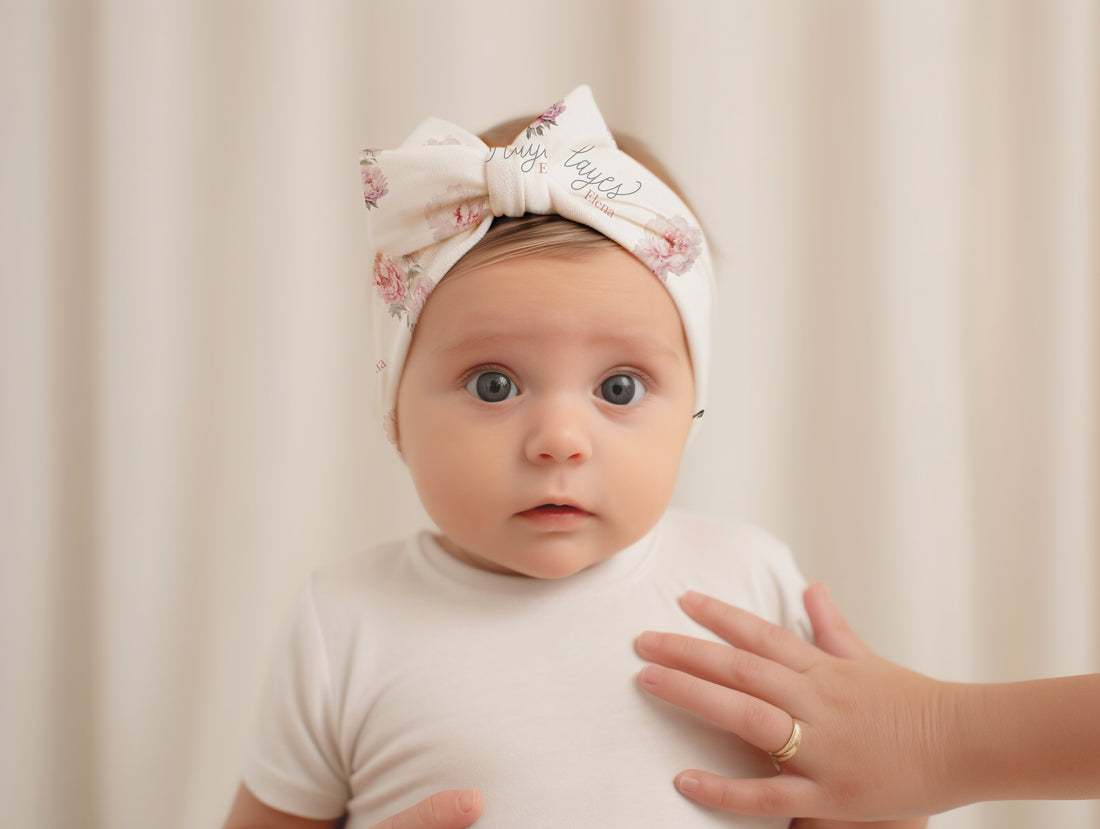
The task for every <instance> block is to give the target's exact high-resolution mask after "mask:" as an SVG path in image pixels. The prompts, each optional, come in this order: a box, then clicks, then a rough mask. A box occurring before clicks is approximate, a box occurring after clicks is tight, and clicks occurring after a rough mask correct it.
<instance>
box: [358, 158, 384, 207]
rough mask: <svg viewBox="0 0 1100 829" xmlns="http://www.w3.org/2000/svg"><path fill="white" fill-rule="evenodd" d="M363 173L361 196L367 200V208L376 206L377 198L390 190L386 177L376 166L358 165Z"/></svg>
mask: <svg viewBox="0 0 1100 829" xmlns="http://www.w3.org/2000/svg"><path fill="white" fill-rule="evenodd" d="M360 171H361V172H362V173H363V198H364V199H365V200H366V202H367V208H368V209H369V208H371V207H378V200H379V199H380V198H382V197H383V196H384V195H386V193H388V192H390V191H389V188H388V186H387V182H386V177H385V176H384V175H382V171H381V170H379V169H378V168H377V167H370V166H366V165H364V166H363V167H360Z"/></svg>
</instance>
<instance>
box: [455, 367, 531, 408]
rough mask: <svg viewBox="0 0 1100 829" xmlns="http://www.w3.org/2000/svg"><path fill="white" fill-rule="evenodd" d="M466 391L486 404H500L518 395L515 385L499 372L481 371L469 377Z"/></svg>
mask: <svg viewBox="0 0 1100 829" xmlns="http://www.w3.org/2000/svg"><path fill="white" fill-rule="evenodd" d="M466 391H468V392H469V393H470V394H472V395H473V396H474V397H476V398H478V399H479V400H484V401H485V402H486V403H500V402H501V401H502V400H507V399H509V398H510V397H515V396H516V394H518V393H519V392H518V389H516V384H515V383H513V382H512V381H511V380H510V379H508V376H507V375H505V374H501V373H500V372H499V371H483V372H481V374H478V375H477V376H476V377H471V378H470V382H469V383H467V384H466Z"/></svg>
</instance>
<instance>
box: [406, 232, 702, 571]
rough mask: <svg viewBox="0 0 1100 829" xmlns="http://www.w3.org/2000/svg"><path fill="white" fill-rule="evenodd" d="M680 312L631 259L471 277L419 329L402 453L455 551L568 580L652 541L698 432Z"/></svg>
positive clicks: (616, 255)
mask: <svg viewBox="0 0 1100 829" xmlns="http://www.w3.org/2000/svg"><path fill="white" fill-rule="evenodd" d="M693 402H694V384H693V379H692V371H691V361H690V358H689V356H688V350H687V344H686V342H685V340H684V333H683V328H682V326H681V323H680V317H679V314H678V313H677V311H676V306H675V305H674V304H673V301H672V299H671V297H669V295H668V292H667V291H666V290H665V289H664V287H663V286H662V285H661V284H660V283H659V282H658V280H657V278H656V277H655V276H654V275H653V274H652V273H651V272H650V271H649V269H648V268H646V267H645V265H643V264H642V263H641V262H639V261H638V260H637V259H635V258H634V257H633V256H631V255H630V254H629V253H627V252H626V251H625V250H622V249H618V248H616V249H608V250H606V251H600V252H597V253H591V254H587V255H585V256H584V257H583V258H578V259H564V258H550V257H527V258H522V259H514V260H511V261H506V262H500V263H497V264H493V265H487V266H485V267H481V268H476V269H474V270H471V271H468V272H465V273H456V274H455V275H453V276H452V277H449V278H447V279H445V280H443V281H442V282H441V283H440V284H439V285H438V286H437V287H436V289H435V291H434V292H433V293H432V295H431V297H430V298H429V300H428V302H427V304H426V305H425V308H424V311H423V313H422V314H421V316H420V320H419V322H418V323H417V328H416V335H415V337H414V338H413V344H412V348H411V349H410V351H409V355H408V359H407V362H406V364H405V370H404V373H403V375H402V378H401V385H400V388H399V390H398V397H397V425H398V441H399V448H400V450H401V453H402V455H403V456H404V458H405V461H406V463H407V464H408V467H409V470H410V472H411V473H412V476H413V481H414V483H415V484H416V488H417V491H418V492H419V494H420V498H421V501H422V502H423V504H424V507H425V509H426V510H427V511H428V514H429V515H430V516H431V517H432V519H433V520H434V521H435V522H436V524H437V525H438V526H439V528H440V530H442V532H443V535H444V542H443V544H444V547H445V548H446V549H447V551H448V552H449V553H450V554H451V555H453V556H455V557H457V558H459V559H462V560H464V561H467V562H470V563H472V564H474V565H476V566H479V567H482V568H485V569H490V570H496V571H500V572H508V573H516V574H522V575H526V576H533V577H536V578H561V577H564V576H569V575H572V574H574V573H577V572H579V571H580V570H583V569H584V568H586V567H588V566H590V565H592V564H595V563H597V562H599V561H603V560H604V559H606V558H608V557H610V556H611V555H613V554H614V553H616V552H618V551H620V550H622V549H623V548H625V547H627V546H628V545H630V544H632V543H633V542H634V541H637V540H638V539H639V538H641V537H642V536H643V535H645V534H646V533H647V532H648V531H649V530H650V529H651V528H652V527H653V525H654V524H655V523H656V522H657V520H658V519H659V518H660V516H661V514H662V513H663V512H664V511H665V509H666V508H667V507H668V503H669V500H670V498H671V497H672V490H673V487H674V485H675V482H676V475H677V471H678V469H679V465H680V458H681V456H682V454H683V450H684V445H685V443H686V441H687V437H688V432H689V431H690V429H691V422H692V404H693Z"/></svg>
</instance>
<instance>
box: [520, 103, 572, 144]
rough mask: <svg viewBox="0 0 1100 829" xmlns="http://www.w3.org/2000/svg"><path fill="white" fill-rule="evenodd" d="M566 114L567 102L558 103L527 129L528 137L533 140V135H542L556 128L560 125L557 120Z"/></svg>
mask: <svg viewBox="0 0 1100 829" xmlns="http://www.w3.org/2000/svg"><path fill="white" fill-rule="evenodd" d="M563 112H565V100H564V99H563V100H561V101H558V102H557V103H556V104H554V105H553V106H552V107H550V109H548V110H546V112H544V113H543V114H542V115H540V116H539V117H538V118H536V119H535V120H534V121H532V122H531V126H529V127H528V128H527V137H528V138H531V136H533V135H542V134H543V133H544V132H545V131H546V130H548V129H550V127H556V126H557V125H558V122H557V118H558V116H559V115H561V114H562V113H563Z"/></svg>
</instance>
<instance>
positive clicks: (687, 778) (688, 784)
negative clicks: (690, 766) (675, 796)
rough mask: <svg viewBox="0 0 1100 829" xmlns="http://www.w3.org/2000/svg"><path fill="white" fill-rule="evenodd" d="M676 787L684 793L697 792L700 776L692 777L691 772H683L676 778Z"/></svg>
mask: <svg viewBox="0 0 1100 829" xmlns="http://www.w3.org/2000/svg"><path fill="white" fill-rule="evenodd" d="M676 788H678V789H679V790H680V791H682V792H683V793H684V794H691V793H692V792H697V791H698V790H699V778H697V777H692V776H691V775H690V774H681V775H680V776H679V777H678V778H676Z"/></svg>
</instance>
